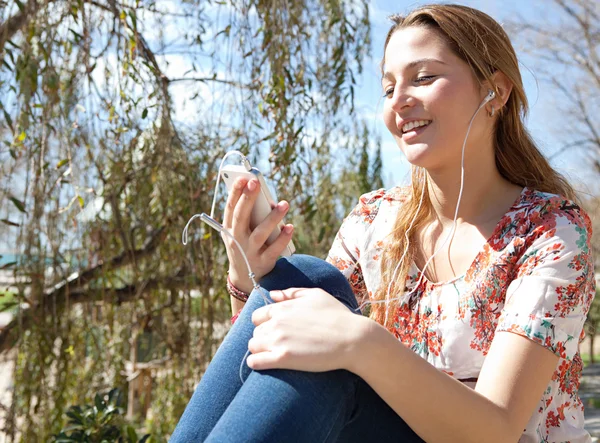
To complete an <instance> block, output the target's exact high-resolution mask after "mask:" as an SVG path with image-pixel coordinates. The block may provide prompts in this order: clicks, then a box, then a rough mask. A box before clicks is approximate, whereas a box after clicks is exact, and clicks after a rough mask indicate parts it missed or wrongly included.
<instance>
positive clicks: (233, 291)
mask: <svg viewBox="0 0 600 443" xmlns="http://www.w3.org/2000/svg"><path fill="white" fill-rule="evenodd" d="M227 292H228V293H229V295H231V296H232V297H233V298H235V299H238V300H239V301H241V302H244V303H245V302H247V301H248V297H250V294H248V293H247V292H244V291H240V290H239V289H238V288H236V287H235V286H233V283H231V279H230V278H229V275H228V276H227Z"/></svg>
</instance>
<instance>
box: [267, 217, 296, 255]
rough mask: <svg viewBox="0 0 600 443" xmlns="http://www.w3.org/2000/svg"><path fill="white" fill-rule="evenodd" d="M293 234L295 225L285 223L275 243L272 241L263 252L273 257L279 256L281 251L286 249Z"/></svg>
mask: <svg viewBox="0 0 600 443" xmlns="http://www.w3.org/2000/svg"><path fill="white" fill-rule="evenodd" d="M293 235H294V225H285V226H284V227H283V229H282V230H281V232H280V233H279V236H278V237H277V239H276V240H275V241H274V242H273V243H271V245H269V246H267V248H266V249H265V250H264V252H263V254H265V255H266V257H268V258H271V259H274V258H277V257H279V256H280V255H281V253H282V252H283V251H284V250H285V248H286V246H287V245H288V243H289V242H290V240H291V239H292V236H293Z"/></svg>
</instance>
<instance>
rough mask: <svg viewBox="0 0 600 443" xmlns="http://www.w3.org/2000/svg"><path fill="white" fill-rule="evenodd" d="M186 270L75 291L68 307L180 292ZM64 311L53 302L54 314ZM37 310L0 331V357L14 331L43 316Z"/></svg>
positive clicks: (62, 303) (13, 340)
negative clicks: (148, 293) (164, 290)
mask: <svg viewBox="0 0 600 443" xmlns="http://www.w3.org/2000/svg"><path fill="white" fill-rule="evenodd" d="M187 274H188V273H187V269H186V268H185V267H182V268H181V269H179V270H178V271H177V273H175V275H173V276H171V277H168V278H163V277H158V278H155V279H151V280H147V281H143V282H140V283H138V284H132V285H127V286H124V287H122V288H118V289H111V290H103V289H102V288H98V289H89V288H86V289H83V288H80V289H76V290H74V291H73V292H71V293H69V307H71V306H73V305H74V304H79V303H86V302H90V301H94V299H96V298H97V297H98V296H99V295H102V297H103V301H105V302H106V303H116V304H121V303H126V302H129V301H132V300H134V299H135V298H137V297H139V295H140V294H142V293H143V292H146V291H151V290H154V289H158V288H169V289H178V288H183V287H185V286H186V284H187V280H186V278H185V277H186V276H187ZM65 308H66V298H65V297H61V298H58V299H56V307H55V310H56V312H57V313H60V312H62V310H63V309H65ZM41 309H42V308H41V307H40V306H39V305H38V306H36V307H28V308H24V309H23V310H22V311H21V313H20V314H19V316H18V317H17V318H15V319H13V320H12V321H11V322H10V323H9V324H8V325H6V327H4V328H3V329H2V330H0V353H3V352H6V351H8V350H10V349H12V347H13V346H14V345H15V344H16V342H17V341H18V337H14V334H15V330H27V329H29V328H30V327H31V325H32V324H33V323H34V322H35V321H36V320H37V319H38V318H39V317H40V316H41V315H44V313H43V312H41Z"/></svg>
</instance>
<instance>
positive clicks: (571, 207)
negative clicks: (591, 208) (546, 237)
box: [522, 189, 592, 236]
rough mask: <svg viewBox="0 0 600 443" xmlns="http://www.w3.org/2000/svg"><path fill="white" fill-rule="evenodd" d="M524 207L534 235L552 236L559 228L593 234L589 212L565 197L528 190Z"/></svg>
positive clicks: (524, 197)
mask: <svg viewBox="0 0 600 443" xmlns="http://www.w3.org/2000/svg"><path fill="white" fill-rule="evenodd" d="M522 205H523V207H524V209H525V210H526V214H527V215H526V219H527V222H528V225H529V232H530V233H532V234H533V233H538V234H542V233H546V234H550V233H554V232H555V231H556V229H558V228H561V229H564V228H567V230H569V228H570V230H574V231H576V232H578V233H579V234H581V235H585V236H591V234H592V222H591V219H590V217H589V215H588V214H587V212H586V211H585V210H584V209H583V208H582V207H581V206H580V205H579V204H577V203H576V202H574V201H573V200H570V199H568V198H566V197H564V196H561V195H558V194H551V193H548V192H540V191H535V190H530V189H526V190H525V192H524V196H523V200H522Z"/></svg>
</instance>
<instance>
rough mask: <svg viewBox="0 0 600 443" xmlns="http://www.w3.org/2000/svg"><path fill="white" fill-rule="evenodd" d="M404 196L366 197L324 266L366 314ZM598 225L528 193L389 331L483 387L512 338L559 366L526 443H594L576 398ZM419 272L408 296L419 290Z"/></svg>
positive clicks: (556, 200) (567, 204)
mask: <svg viewBox="0 0 600 443" xmlns="http://www.w3.org/2000/svg"><path fill="white" fill-rule="evenodd" d="M408 195H409V194H408V189H407V188H399V187H396V188H392V189H390V190H383V189H381V190H378V191H374V192H371V193H368V194H365V195H363V196H362V197H361V198H360V202H359V204H358V205H357V206H356V208H355V209H354V210H353V211H352V212H351V213H350V214H349V215H348V217H346V219H345V220H344V222H343V224H342V226H341V228H340V230H339V232H338V234H337V236H336V239H335V242H334V244H333V246H332V248H331V250H330V252H329V255H328V258H327V260H328V261H329V262H330V263H332V264H333V265H335V266H336V267H337V268H338V269H340V271H342V273H343V274H344V275H345V276H346V277H347V278H348V280H349V282H350V284H351V286H352V288H353V290H354V293H355V295H356V298H357V301H358V303H359V305H360V304H361V303H362V302H363V301H365V300H368V299H369V298H370V297H372V295H373V294H374V293H375V291H377V289H378V288H379V286H380V284H381V274H380V257H381V253H382V251H383V249H384V247H385V244H386V241H387V240H388V239H387V237H388V234H389V233H390V230H391V228H392V226H393V225H394V221H395V219H396V215H397V212H398V210H400V209H401V207H402V203H403V202H404V201H406V200H407V199H408V198H409V197H408ZM591 232H592V228H591V222H590V219H589V217H588V216H587V214H586V213H585V212H584V211H583V210H582V209H581V208H580V207H579V206H577V205H576V204H574V203H573V202H571V201H569V200H566V199H564V198H562V197H560V196H557V195H553V194H546V193H541V192H537V191H534V190H531V189H528V188H525V189H523V191H522V193H521V195H520V196H519V198H518V199H517V201H515V203H514V204H513V206H512V207H511V208H510V209H509V210H508V212H507V213H506V214H505V215H504V217H503V218H502V220H500V222H499V223H498V224H497V226H496V228H495V230H494V233H493V234H492V236H491V237H490V238H489V239H488V241H487V242H486V244H485V245H484V246H483V247H482V249H481V251H480V252H479V254H478V255H477V257H476V258H475V260H474V261H473V263H472V264H471V266H470V267H469V269H468V270H467V272H466V273H465V274H464V275H462V276H460V277H457V278H455V279H452V280H450V281H446V282H440V283H432V282H430V281H428V280H427V279H426V278H425V277H424V278H423V279H422V280H421V283H420V284H419V287H418V288H416V290H415V291H414V292H413V295H412V297H413V298H414V299H412V298H411V299H412V303H410V306H409V305H408V304H403V305H402V306H401V307H400V308H398V310H397V312H395V313H391V314H390V315H393V319H394V322H393V328H392V329H391V332H392V333H393V334H394V335H395V336H396V337H397V338H398V340H400V341H401V342H402V343H403V344H404V345H405V346H407V347H409V348H410V349H412V350H413V351H414V352H416V353H417V354H419V355H420V356H421V357H422V358H424V359H425V360H427V361H428V362H429V363H431V364H432V365H433V366H435V367H436V368H438V369H439V370H441V371H444V372H445V373H447V374H449V375H450V376H452V377H455V378H456V379H458V380H461V381H463V382H468V381H471V382H472V381H476V379H477V377H478V375H479V372H480V370H481V367H482V365H483V361H484V360H485V357H486V354H487V352H488V350H489V348H490V344H491V342H492V339H493V338H494V334H495V333H496V332H498V331H510V332H513V333H515V334H519V335H522V336H524V337H527V338H529V339H531V340H533V341H535V342H536V343H539V344H540V345H542V346H544V347H546V348H548V349H549V350H550V351H552V352H553V353H555V354H556V355H557V356H559V357H560V359H559V362H558V365H557V366H556V370H555V372H554V375H553V376H552V380H551V381H550V383H549V384H548V387H547V389H546V390H545V391H544V393H543V395H542V398H540V401H539V403H538V406H537V407H536V409H535V412H534V413H533V415H532V416H531V419H530V420H529V423H528V424H527V427H526V429H525V430H524V433H523V435H522V437H521V439H520V440H519V442H520V443H542V442H571V443H580V442H590V441H591V438H590V436H589V434H588V433H587V432H586V431H585V430H584V429H583V425H584V418H583V404H582V402H581V400H580V398H579V396H578V389H579V382H580V375H581V370H582V361H581V357H580V355H579V343H580V341H581V340H583V337H584V332H583V324H584V321H585V318H586V315H587V313H588V310H589V307H590V304H591V302H592V299H593V297H594V295H595V280H594V265H593V259H592V255H591V247H590V239H591ZM418 277H419V271H418V269H417V268H416V267H415V265H414V264H413V265H412V268H411V270H410V272H409V275H408V276H407V280H406V287H407V288H408V290H410V291H412V290H413V289H415V285H416V284H417V281H418Z"/></svg>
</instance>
